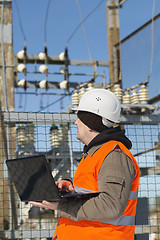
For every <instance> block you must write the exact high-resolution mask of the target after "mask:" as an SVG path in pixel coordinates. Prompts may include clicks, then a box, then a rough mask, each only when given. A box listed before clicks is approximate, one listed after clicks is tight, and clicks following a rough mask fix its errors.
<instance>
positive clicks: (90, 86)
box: [86, 83, 94, 91]
mask: <svg viewBox="0 0 160 240" xmlns="http://www.w3.org/2000/svg"><path fill="white" fill-rule="evenodd" d="M92 89H94V87H93V83H88V88H87V89H86V90H87V91H90V90H92Z"/></svg>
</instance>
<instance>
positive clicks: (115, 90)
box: [113, 84, 123, 101]
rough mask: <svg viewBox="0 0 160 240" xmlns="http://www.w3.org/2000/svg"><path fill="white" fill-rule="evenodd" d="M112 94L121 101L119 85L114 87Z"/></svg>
mask: <svg viewBox="0 0 160 240" xmlns="http://www.w3.org/2000/svg"><path fill="white" fill-rule="evenodd" d="M113 92H114V94H115V95H116V96H117V97H118V99H119V100H120V101H122V95H123V90H122V88H121V87H120V85H119V84H115V85H114V88H113Z"/></svg>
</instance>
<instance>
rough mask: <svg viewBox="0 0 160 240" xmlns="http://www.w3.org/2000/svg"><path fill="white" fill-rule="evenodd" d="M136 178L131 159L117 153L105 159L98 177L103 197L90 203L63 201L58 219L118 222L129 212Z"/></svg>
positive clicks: (119, 150)
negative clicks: (128, 207) (123, 214)
mask: <svg viewBox="0 0 160 240" xmlns="http://www.w3.org/2000/svg"><path fill="white" fill-rule="evenodd" d="M135 174H136V170H135V167H134V163H133V161H132V159H130V158H129V157H128V156H127V155H125V153H124V152H123V151H122V150H121V149H115V150H114V151H112V152H111V153H110V154H109V155H108V156H107V157H106V158H105V160H104V162H103V164H102V167H101V169H100V172H99V174H98V187H99V192H100V194H99V195H98V196H97V197H93V198H91V199H88V200H84V199H83V200H80V199H79V200H72V201H66V202H63V201H61V202H60V203H59V205H58V215H60V216H61V217H66V218H69V219H71V220H73V221H79V220H92V221H96V220H102V219H103V220H106V221H111V220H115V219H117V218H118V217H120V216H121V215H122V213H123V212H124V210H125V208H126V205H127V202H128V197H129V193H130V189H131V184H132V181H133V179H134V177H135Z"/></svg>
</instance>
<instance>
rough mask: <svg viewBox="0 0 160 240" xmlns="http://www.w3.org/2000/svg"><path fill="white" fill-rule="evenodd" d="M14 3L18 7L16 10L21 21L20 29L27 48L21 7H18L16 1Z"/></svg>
mask: <svg viewBox="0 0 160 240" xmlns="http://www.w3.org/2000/svg"><path fill="white" fill-rule="evenodd" d="M14 3H15V6H16V9H17V13H18V19H19V25H20V29H21V32H22V35H23V38H24V42H25V46H26V35H25V33H24V30H23V25H22V20H21V15H20V11H19V7H18V4H17V1H16V0H14Z"/></svg>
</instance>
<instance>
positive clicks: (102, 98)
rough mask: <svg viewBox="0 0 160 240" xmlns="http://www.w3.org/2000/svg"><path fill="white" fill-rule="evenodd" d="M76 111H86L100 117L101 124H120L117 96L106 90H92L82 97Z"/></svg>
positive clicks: (119, 108)
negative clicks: (107, 122)
mask: <svg viewBox="0 0 160 240" xmlns="http://www.w3.org/2000/svg"><path fill="white" fill-rule="evenodd" d="M73 110H77V111H86V112H91V113H94V114H97V115H99V116H101V117H102V122H103V123H104V125H106V124H105V121H106V120H107V119H108V120H109V121H111V122H115V123H119V122H120V112H121V105H120V102H119V100H118V98H117V96H116V95H115V94H114V93H112V92H111V91H109V90H106V89H92V90H90V91H87V92H85V94H84V95H83V96H82V98H81V100H80V102H79V105H78V107H77V108H73Z"/></svg>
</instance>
